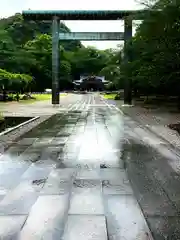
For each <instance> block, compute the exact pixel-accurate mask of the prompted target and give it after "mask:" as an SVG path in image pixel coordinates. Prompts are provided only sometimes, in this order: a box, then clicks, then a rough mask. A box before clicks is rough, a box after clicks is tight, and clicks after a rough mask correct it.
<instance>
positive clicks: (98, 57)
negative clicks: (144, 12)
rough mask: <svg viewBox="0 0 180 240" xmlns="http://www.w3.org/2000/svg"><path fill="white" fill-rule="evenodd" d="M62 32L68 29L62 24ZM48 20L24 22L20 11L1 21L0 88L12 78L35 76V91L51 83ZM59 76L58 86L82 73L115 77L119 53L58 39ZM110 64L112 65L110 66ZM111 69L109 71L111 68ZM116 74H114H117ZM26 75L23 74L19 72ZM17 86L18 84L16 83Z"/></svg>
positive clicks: (68, 84) (9, 86) (65, 85)
mask: <svg viewBox="0 0 180 240" xmlns="http://www.w3.org/2000/svg"><path fill="white" fill-rule="evenodd" d="M60 31H61V32H70V29H68V27H67V26H66V25H65V24H63V23H61V25H60ZM51 32H52V29H51V22H45V21H38V22H37V21H25V20H24V19H23V17H22V15H21V14H15V15H14V16H12V17H9V18H6V19H1V20H0V89H2V87H5V88H7V89H8V90H11V89H12V88H14V87H13V86H14V85H13V84H12V80H13V79H14V80H15V81H16V84H15V85H17V82H18V81H17V80H18V78H21V80H22V79H26V80H27V79H30V78H28V77H27V76H30V77H31V78H33V79H34V81H33V82H34V85H33V88H31V89H32V90H34V91H44V89H45V88H51V85H52V34H51ZM59 54H60V61H59V72H60V74H59V79H60V87H61V89H67V88H71V87H73V83H72V80H73V79H78V78H79V76H80V75H81V74H83V73H86V74H99V73H100V72H101V74H103V75H105V76H106V78H107V79H110V78H111V79H112V76H111V75H110V72H112V71H113V72H114V74H113V77H114V78H116V79H118V71H117V65H116V62H117V59H119V57H118V56H119V52H116V51H114V50H113V51H111V50H109V51H108V50H105V51H102V50H98V49H95V48H93V47H87V48H85V47H84V46H83V45H82V44H81V42H80V41H60V44H59ZM111 66H112V67H111ZM110 69H111V71H110ZM116 73H117V74H116ZM20 74H25V75H22V76H21V75H20ZM18 86H20V85H18Z"/></svg>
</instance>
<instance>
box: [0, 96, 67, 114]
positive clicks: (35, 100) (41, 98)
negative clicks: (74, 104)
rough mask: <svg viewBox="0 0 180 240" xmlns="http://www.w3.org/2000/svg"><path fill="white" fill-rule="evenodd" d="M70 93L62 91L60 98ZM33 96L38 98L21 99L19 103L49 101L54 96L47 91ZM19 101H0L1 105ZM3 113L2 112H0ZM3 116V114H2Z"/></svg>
mask: <svg viewBox="0 0 180 240" xmlns="http://www.w3.org/2000/svg"><path fill="white" fill-rule="evenodd" d="M67 95H68V94H67V93H61V94H60V98H61V97H65V96H67ZM19 96H20V97H22V96H23V95H19ZM31 96H32V97H35V98H36V99H29V100H19V103H23V104H26V103H27V104H30V103H34V102H37V101H47V100H51V98H52V96H51V94H45V93H42V94H40V93H39V94H31ZM13 102H15V103H18V102H17V101H15V100H14V101H12V102H0V105H1V106H3V105H4V104H5V105H6V104H11V103H13ZM0 114H1V113H0ZM0 117H1V115H0Z"/></svg>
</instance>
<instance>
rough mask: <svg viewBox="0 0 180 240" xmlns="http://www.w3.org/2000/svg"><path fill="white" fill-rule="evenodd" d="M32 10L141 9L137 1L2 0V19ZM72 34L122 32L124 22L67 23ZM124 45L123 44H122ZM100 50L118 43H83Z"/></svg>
mask: <svg viewBox="0 0 180 240" xmlns="http://www.w3.org/2000/svg"><path fill="white" fill-rule="evenodd" d="M29 8H30V9H32V10H132V9H140V8H142V6H140V5H139V4H138V3H137V1H135V0H109V1H105V0H88V1H86V0H4V1H3V0H1V7H0V17H1V18H2V17H8V16H11V15H13V14H15V13H17V12H22V10H27V9H29ZM65 24H66V25H67V26H68V27H69V28H70V29H71V31H72V32H75V31H77V32H118V31H120V32H122V31H123V22H122V21H65ZM121 43H122V42H121ZM83 44H84V45H85V46H87V45H91V46H95V47H97V48H99V49H106V48H115V47H116V46H117V44H120V42H118V41H96V42H93V41H91V42H83Z"/></svg>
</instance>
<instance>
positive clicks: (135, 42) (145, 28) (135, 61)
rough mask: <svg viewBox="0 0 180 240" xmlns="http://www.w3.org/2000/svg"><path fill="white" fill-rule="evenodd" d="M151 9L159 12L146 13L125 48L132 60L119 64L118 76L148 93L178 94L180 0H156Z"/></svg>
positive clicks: (179, 85)
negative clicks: (130, 81)
mask: <svg viewBox="0 0 180 240" xmlns="http://www.w3.org/2000/svg"><path fill="white" fill-rule="evenodd" d="M151 8H152V9H161V11H158V12H156V14H154V13H151V14H147V16H145V19H144V21H143V22H142V24H141V25H140V26H139V27H138V29H137V32H136V34H135V36H134V37H133V39H132V45H129V46H128V49H127V52H128V51H130V52H131V53H132V61H131V62H130V63H126V64H124V63H122V64H121V76H120V79H124V80H126V79H127V78H131V79H132V83H133V88H134V90H139V91H140V92H142V93H145V94H147V95H149V94H158V93H161V94H166V95H176V94H177V95H179V93H180V82H179V65H180V45H179V42H180V34H179V33H180V18H179V16H180V2H179V1H176V2H174V1H170V0H159V1H158V2H156V3H154V4H153V6H151ZM127 52H126V53H127Z"/></svg>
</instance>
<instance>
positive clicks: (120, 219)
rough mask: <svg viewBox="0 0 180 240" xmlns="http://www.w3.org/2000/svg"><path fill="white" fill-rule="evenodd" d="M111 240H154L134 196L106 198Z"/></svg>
mask: <svg viewBox="0 0 180 240" xmlns="http://www.w3.org/2000/svg"><path fill="white" fill-rule="evenodd" d="M105 209H106V217H107V229H108V237H109V240H114V239H128V240H134V239H138V240H139V239H142V240H143V239H144V240H145V239H147V240H153V238H152V236H151V233H150V231H149V228H148V226H147V224H146V221H145V219H144V216H143V214H142V212H141V210H140V208H139V206H138V204H137V202H136V200H135V198H134V197H133V196H129V195H124V196H123V195H119V196H118V195H116V196H115V195H114V196H110V195H108V196H107V197H106V198H105Z"/></svg>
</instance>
